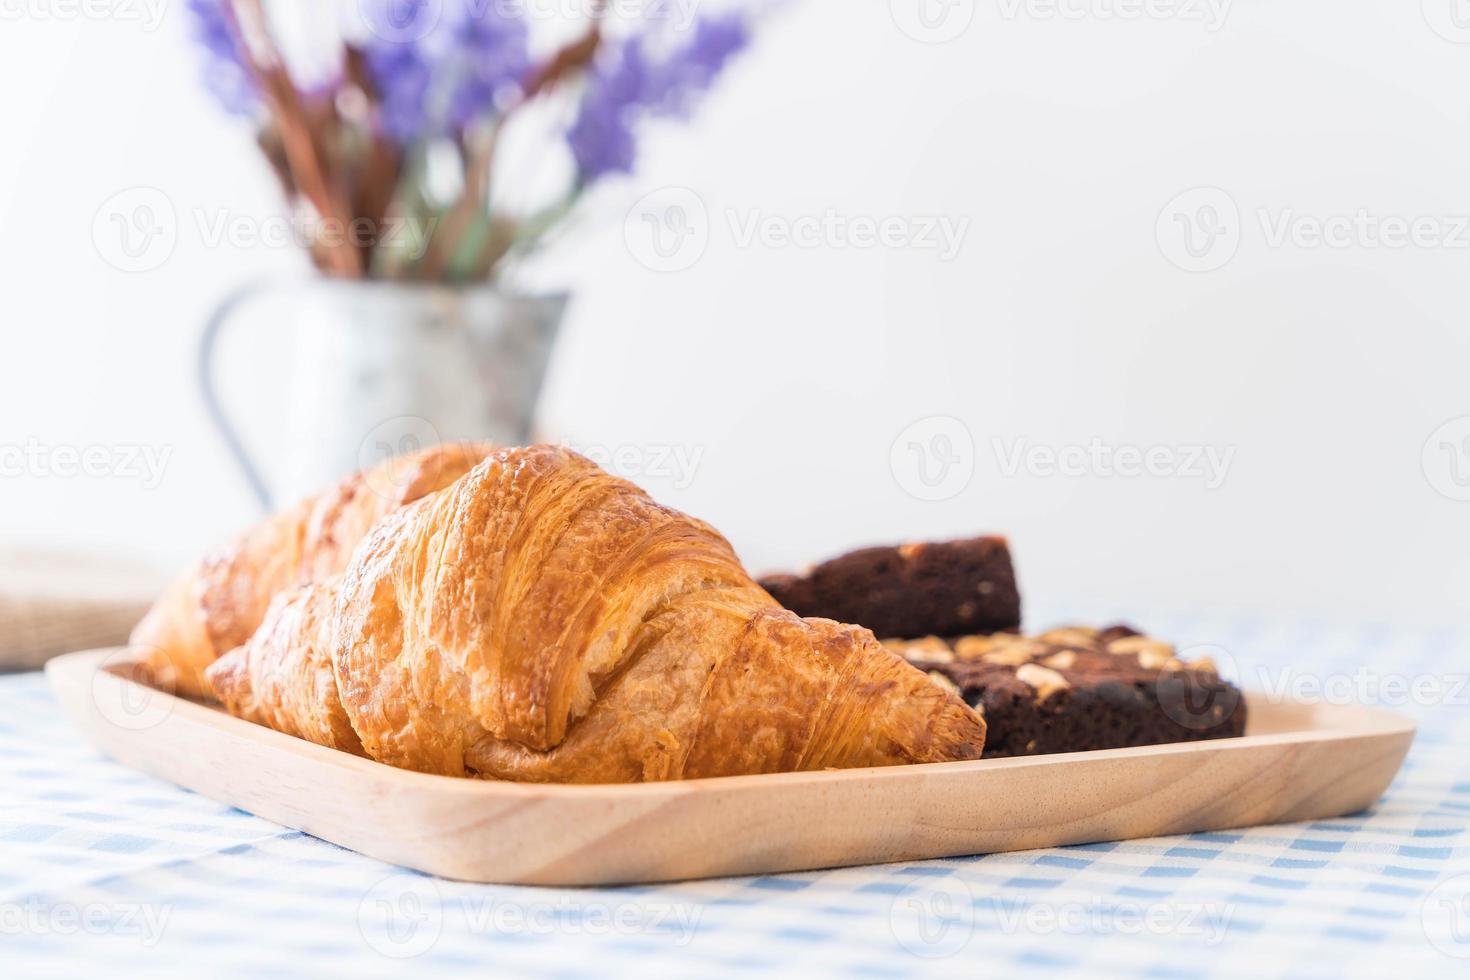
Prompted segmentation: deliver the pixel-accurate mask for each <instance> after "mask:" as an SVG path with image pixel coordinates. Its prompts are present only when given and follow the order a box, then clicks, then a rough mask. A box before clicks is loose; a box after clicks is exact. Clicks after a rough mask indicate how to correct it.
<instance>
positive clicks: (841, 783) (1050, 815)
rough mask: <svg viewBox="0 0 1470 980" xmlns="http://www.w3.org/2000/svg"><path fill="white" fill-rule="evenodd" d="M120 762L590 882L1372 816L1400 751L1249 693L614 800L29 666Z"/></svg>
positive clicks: (420, 852) (604, 793)
mask: <svg viewBox="0 0 1470 980" xmlns="http://www.w3.org/2000/svg"><path fill="white" fill-rule="evenodd" d="M46 670H47V674H48V675H49V677H50V680H51V684H52V687H53V689H54V690H55V691H56V694H57V696H58V698H59V699H60V701H61V703H62V704H63V706H64V707H65V709H66V711H67V712H68V713H69V715H70V716H71V717H72V719H73V720H74V721H75V723H76V724H77V726H78V727H79V728H80V729H81V730H82V731H83V732H84V733H85V734H86V735H87V737H88V738H89V739H90V740H91V741H92V742H93V743H94V744H95V745H96V746H97V747H98V748H99V749H100V750H101V751H102V752H104V753H106V754H107V755H109V756H112V757H113V758H115V759H117V760H119V761H120V762H122V763H124V764H126V765H129V766H133V767H135V768H137V769H141V770H143V771H145V772H148V773H151V774H153V775H155V776H158V777H160V778H162V779H166V780H168V781H170V782H173V783H177V784H178V785H180V786H184V787H187V788H189V789H192V790H194V791H196V792H198V793H201V794H203V795H205V796H208V797H210V798H212V799H215V800H218V801H220V802H222V803H227V804H229V805H232V806H237V807H240V808H241V809H244V810H248V811H250V812H251V813H255V814H257V815H259V816H261V817H264V818H266V819H268V820H273V821H275V822H277V823H280V824H284V825H285V826H288V827H292V828H296V829H299V830H303V831H305V832H307V833H309V834H312V835H314V836H316V837H320V838H322V839H324V840H329V841H332V842H333V843H336V844H340V845H341V846H343V847H347V848H351V849H352V850H355V851H359V852H361V853H363V854H367V855H370V856H372V857H375V858H379V859H381V860H384V861H388V862H392V863H394V864H399V865H403V866H405V867H410V868H415V869H418V870H421V871H426V872H429V873H431V874H435V875H440V876H442V877H446V878H454V879H460V880H466V881H481V882H498V883H506V884H538V885H603V884H616V883H630V882H648V881H672V880H679V879H687V878H703V877H712V876H718V875H740V874H756V873H763V872H780V871H797V870H804V869H812V868H826V867H836V866H841V865H852V864H873V863H880V862H886V861H908V860H916V859H921V858H932V857H945V856H951V855H958V854H978V853H988V852H995V851H1016V850H1025V849H1029V848H1039V847H1053V846H1057V845H1064V844H1080V843H1086V842H1091V841H1108V840H1125V839H1130V838H1137V837H1153V836H1158V835H1162V834H1181V833H1188V832H1192V831H1203V830H1222V829H1225V828H1230V827H1245V826H1251V825H1254V824H1265V823H1277V822H1284V821H1296V820H1319V819H1324V818H1328V817H1335V816H1341V815H1343V814H1347V813H1352V812H1355V811H1357V810H1361V809H1364V808H1366V807H1368V806H1370V805H1371V804H1372V803H1373V802H1374V801H1375V800H1377V799H1378V797H1379V796H1380V795H1382V793H1383V791H1384V790H1385V789H1386V788H1387V786H1388V784H1389V782H1390V781H1391V780H1392V779H1393V776H1394V774H1395V773H1396V772H1397V771H1398V769H1399V766H1400V764H1401V763H1402V762H1403V759H1404V756H1405V754H1406V753H1407V752H1408V749H1409V744H1410V742H1412V741H1413V737H1414V726H1413V724H1412V722H1410V721H1408V720H1406V719H1403V718H1401V717H1399V716H1397V715H1394V714H1391V713H1389V712H1387V711H1382V710H1379V709H1375V708H1367V707H1343V706H1333V705H1306V704H1294V703H1287V704H1279V703H1272V702H1271V701H1268V700H1266V699H1265V698H1263V697H1259V696H1251V695H1248V697H1249V706H1250V718H1251V723H1250V728H1249V729H1248V732H1247V734H1246V736H1245V737H1244V738H1237V739H1222V740H1218V741H1211V742H1193V743H1180V744H1174V745H1161V746H1150V747H1144V748H1134V749H1110V750H1107V751H1100V752H1079V753H1072V754H1068V755H1053V756H1043V757H1037V758H1024V759H997V760H991V761H982V762H949V763H940V764H935V765H924V766H898V767H892V768H886V769H860V770H844V771H831V772H818V773H789V774H780V775H767V776H738V777H731V778H724V779H705V780H692V781H688V782H682V783H654V784H644V785H633V786H621V785H619V786H554V785H532V784H516V783H503V782H494V781H486V780H471V779H453V778H448V777H443V776H428V775H423V774H421V773H414V772H407V771H403V770H399V769H393V768H391V767H388V766H384V765H381V764H379V763H376V762H371V761H368V760H365V759H359V758H356V757H353V756H349V755H347V754H345V753H341V752H337V751H334V750H332V749H327V748H323V747H321V746H318V745H314V744H311V743H309V742H304V741H301V740H299V739H296V738H292V737H290V736H288V735H282V734H280V733H279V732H274V731H271V730H269V729H266V728H261V727H259V726H256V725H252V724H250V723H248V722H244V721H240V720H239V719H236V718H232V717H230V716H229V715H227V714H225V713H224V712H222V711H220V710H219V709H217V708H214V707H211V706H208V705H203V704H198V703H195V702H192V701H187V700H184V699H182V698H177V697H174V696H172V695H169V694H166V693H163V692H160V691H156V690H154V689H152V688H149V687H146V686H144V685H142V684H140V683H138V682H136V681H134V680H131V679H129V676H128V674H129V672H128V666H127V661H126V653H125V652H124V651H122V650H101V651H92V652H87V653H77V654H70V655H67V656H64V657H60V658H58V659H56V660H53V661H51V662H50V663H49V664H48V665H47V668H46Z"/></svg>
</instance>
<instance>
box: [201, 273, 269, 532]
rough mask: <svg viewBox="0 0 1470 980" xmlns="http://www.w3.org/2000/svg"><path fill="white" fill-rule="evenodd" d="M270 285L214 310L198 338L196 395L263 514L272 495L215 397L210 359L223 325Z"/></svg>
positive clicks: (244, 290)
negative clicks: (202, 399) (201, 399)
mask: <svg viewBox="0 0 1470 980" xmlns="http://www.w3.org/2000/svg"><path fill="white" fill-rule="evenodd" d="M270 285H271V284H270V283H268V282H263V281H262V282H252V283H247V284H246V285H244V286H241V287H239V288H237V289H236V290H235V291H234V292H233V293H230V294H229V295H228V296H226V297H225V298H224V300H223V302H221V303H220V304H219V305H218V306H217V307H215V309H214V312H213V313H211V314H210V316H209V319H208V320H206V321H205V323H204V332H203V334H201V336H200V338H199V361H198V380H199V392H200V394H201V395H202V396H203V398H204V409H205V411H206V412H208V413H209V419H210V421H211V422H213V423H214V427H215V429H216V430H217V431H218V432H219V435H220V438H221V439H223V440H224V443H225V448H226V449H228V450H229V452H230V456H231V457H233V458H234V460H235V465H236V466H238V467H239V469H240V472H241V474H242V475H244V477H245V482H246V483H247V484H249V486H250V492H251V493H252V494H254V496H255V499H256V500H257V501H259V503H260V506H261V508H262V509H263V510H264V511H265V512H266V513H270V512H271V511H272V510H274V509H275V507H274V503H273V495H272V494H271V491H270V487H269V486H268V485H267V484H266V482H265V478H264V477H263V476H262V475H261V469H260V467H259V466H258V465H257V464H256V462H255V459H254V458H253V457H252V456H251V455H250V453H249V451H248V450H247V449H246V448H245V442H244V440H242V439H241V438H240V432H239V429H238V428H236V426H235V424H234V423H233V422H232V421H230V417H229V415H227V414H226V413H225V409H224V404H223V402H222V401H221V400H220V397H219V389H218V388H217V386H216V385H215V376H214V355H215V350H216V348H217V347H218V345H219V338H220V335H221V334H222V333H223V332H224V328H225V324H227V323H229V321H230V318H231V317H233V316H234V315H235V313H236V312H237V311H238V310H239V309H240V308H241V307H243V306H244V305H245V304H247V303H249V302H251V301H252V300H254V299H256V298H258V297H260V296H262V295H264V294H265V293H266V292H268V291H269V289H270Z"/></svg>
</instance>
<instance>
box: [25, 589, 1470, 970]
mask: <svg viewBox="0 0 1470 980" xmlns="http://www.w3.org/2000/svg"><path fill="white" fill-rule="evenodd" d="M1069 612H1071V613H1072V615H1071V616H1067V617H1052V618H1051V619H1052V621H1056V620H1058V619H1093V620H1096V619H1098V618H1099V617H1084V616H1079V615H1077V614H1078V613H1079V612H1080V610H1076V609H1073V610H1069ZM1033 621H1038V622H1043V621H1046V620H1045V619H1042V618H1040V617H1037V618H1035V619H1034V620H1033ZM1137 621H1138V622H1140V623H1143V624H1146V625H1147V626H1149V627H1150V628H1151V630H1153V631H1154V632H1156V633H1157V634H1159V635H1167V636H1173V637H1177V638H1181V640H1182V641H1183V643H1185V644H1210V645H1212V646H1213V647H1214V648H1215V652H1216V655H1217V656H1218V655H1219V654H1220V652H1221V651H1222V650H1223V651H1224V652H1225V653H1226V655H1227V659H1233V660H1234V661H1235V668H1236V670H1237V671H1238V673H1239V676H1240V678H1241V679H1242V680H1243V681H1244V683H1245V684H1247V685H1248V686H1253V687H1258V688H1259V687H1265V688H1266V689H1268V690H1281V691H1289V692H1294V693H1296V694H1298V695H1301V694H1305V695H1307V696H1314V692H1315V694H1316V695H1320V696H1323V697H1326V698H1328V699H1329V700H1330V699H1333V698H1338V697H1346V696H1354V697H1362V698H1365V699H1367V700H1370V701H1371V700H1377V701H1379V702H1380V703H1384V704H1387V705H1388V706H1392V707H1394V708H1396V709H1398V710H1401V711H1404V712H1405V713H1408V714H1411V715H1413V716H1415V717H1417V718H1418V720H1419V722H1420V725H1421V728H1420V733H1419V737H1418V740H1417V742H1416V744H1415V747H1414V749H1413V751H1412V753H1411V754H1410V757H1409V761H1408V763H1407V765H1406V766H1405V768H1404V770H1403V772H1402V773H1401V774H1400V776H1399V778H1398V780H1397V781H1396V782H1395V783H1394V785H1393V787H1392V788H1391V789H1390V791H1389V793H1388V794H1387V796H1386V797H1385V798H1384V799H1383V800H1382V801H1381V802H1380V803H1379V804H1378V805H1377V806H1375V807H1374V808H1373V809H1372V810H1371V811H1369V812H1367V813H1363V814H1358V815H1355V816H1351V817H1347V818H1343V819H1339V820H1328V821H1323V822H1320V823H1312V824H1296V825H1287V826H1276V827H1262V828H1257V829H1252V830H1242V831H1235V832H1230V833H1211V834H1195V835H1192V836H1187V837H1169V838H1159V839H1153V840H1142V841H1132V842H1126V843H1118V844H1098V845H1091V846H1085V847H1072V848H1060V849H1053V850H1046V851H1030V852H1024V853H1016V854H994V855H986V856H976V857H968V858H960V859H955V860H942V861H928V862H922V863H915V864H902V865H887V866H881V867H868V868H852V869H845V870H834V871H819V872H811V873H806V874H792V875H780V876H763V877H755V878H736V879H722V880H716V881H702V882H691V883H686V884H678V885H668V886H646V887H636V888H617V889H545V888H512V887H497V886H479V885H465V884H459V883H454V882H446V881H439V880H437V879H433V878H429V877H425V876H422V875H417V874H412V873H408V872H403V871H401V870H399V869H395V868H393V867H390V866H388V865H385V864H382V863H380V862H377V861H374V860H370V859H368V858H364V857H361V856H359V855H356V854H353V853H351V852H348V851H344V850H342V849H340V848H337V847H334V846H332V845H331V844H327V843H324V842H322V841H319V840H315V839H313V838H311V837H308V836H306V835H304V834H301V833H297V832H293V831H289V830H285V829H283V828H281V827H279V826H276V825H274V824H271V823H269V822H267V821H264V820H260V819H257V818H256V817H253V816H250V815H249V814H246V813H242V812H240V811H239V810H234V809H230V808H228V807H224V806H221V805H219V804H217V803H214V802H212V801H210V800H208V799H205V798H203V797H200V796H196V795H194V794H192V793H189V792H186V791H183V790H180V789H177V788H175V787H173V786H171V785H168V784H165V783H162V782H160V781H158V780H155V779H152V778H150V777H147V776H143V775H140V774H138V773H135V772H133V771H131V770H129V769H126V768H124V767H122V766H120V765H117V764H115V763H112V762H110V761H107V760H105V759H103V758H102V757H100V756H99V755H98V754H97V753H96V752H94V751H93V750H92V749H91V748H89V747H88V746H86V745H85V744H84V743H83V742H82V741H81V740H80V738H78V736H77V735H76V734H75V733H74V732H73V731H72V730H71V728H70V727H69V726H68V724H67V723H66V721H65V720H64V719H63V718H62V717H60V715H59V713H58V710H57V707H56V704H55V702H54V700H53V699H52V697H51V695H50V693H49V692H48V690H47V687H46V684H45V682H44V680H43V679H42V678H41V677H40V676H39V675H36V674H26V675H17V676H13V677H8V678H0V976H3V977H7V978H9V977H41V976H56V975H63V976H65V975H70V976H86V975H94V974H95V975H103V974H106V975H113V974H123V975H131V974H138V975H147V976H150V977H157V976H164V975H169V974H171V973H178V974H181V975H190V976H193V975H208V976H216V977H249V978H270V980H278V978H286V977H293V976H316V975H320V974H322V973H323V972H325V971H327V970H330V971H331V972H332V973H333V974H335V975H339V976H376V975H388V974H394V975H401V974H403V973H410V974H417V973H420V972H422V973H424V974H426V975H433V976H436V977H449V976H455V975H461V974H462V975H465V976H484V975H497V976H498V975H511V976H528V977H541V976H547V977H558V976H580V975H585V974H588V973H595V974H598V975H616V974H622V973H629V974H637V975H639V976H645V977H652V976H664V975H669V976H680V977H683V976H690V975H700V976H703V975H723V974H735V973H741V972H747V971H760V972H762V973H771V972H775V973H785V974H799V975H812V974H826V973H841V974H851V975H856V976H876V977H882V976H906V975H911V974H914V973H925V974H928V973H932V974H935V975H940V976H957V977H959V976H963V977H966V978H968V980H973V978H975V977H981V976H1002V977H1005V976H1032V975H1035V976H1047V977H1051V976H1057V975H1062V974H1068V973H1072V974H1081V975H1089V974H1100V975H1136V976H1146V977H1170V978H1174V977H1178V978H1188V977H1211V976H1221V977H1238V976H1242V975H1250V976H1253V977H1272V976H1292V977H1309V978H1310V977H1323V978H1337V977H1343V976H1354V975H1362V976H1383V975H1387V974H1390V973H1392V974H1393V975H1396V976H1403V977H1432V976H1447V977H1448V976H1455V977H1464V976H1467V975H1470V837H1467V826H1470V750H1467V749H1466V746H1467V744H1470V710H1467V703H1470V691H1467V689H1466V681H1467V676H1470V675H1467V670H1470V636H1467V635H1463V634H1455V633H1450V632H1428V631H1410V630H1404V629H1394V628H1389V627H1367V628H1357V629H1349V628H1344V627H1338V626H1329V625H1326V624H1322V623H1316V624H1313V623H1285V624H1283V623H1268V622H1259V621H1245V620H1240V619H1207V618H1202V617H1198V616H1177V615H1174V616H1171V615H1166V614H1158V613H1155V614H1152V615H1141V616H1138V617H1137ZM1368 665H1372V669H1369V667H1368ZM179 751H188V747H187V746H179ZM976 805H977V806H984V805H985V803H984V801H983V800H977V801H976Z"/></svg>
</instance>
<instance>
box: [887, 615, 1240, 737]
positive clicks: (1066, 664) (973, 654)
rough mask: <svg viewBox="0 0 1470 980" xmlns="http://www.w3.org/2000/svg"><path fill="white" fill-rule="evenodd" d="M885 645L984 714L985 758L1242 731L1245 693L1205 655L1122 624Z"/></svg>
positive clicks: (1232, 735)
mask: <svg viewBox="0 0 1470 980" xmlns="http://www.w3.org/2000/svg"><path fill="white" fill-rule="evenodd" d="M884 645H885V646H886V647H888V648H889V649H890V650H892V651H893V652H895V653H897V654H899V655H900V656H903V657H905V658H906V659H907V660H908V661H909V662H910V663H912V664H913V665H914V666H915V667H918V668H920V669H921V670H926V671H928V672H929V676H930V677H932V678H934V680H935V682H936V683H938V684H941V685H943V686H945V687H948V688H950V689H951V690H955V691H957V692H958V693H959V694H960V696H961V697H963V698H964V699H965V702H966V703H968V704H970V705H971V706H973V707H975V708H976V709H977V710H979V711H980V712H981V713H982V714H983V715H984V716H985V725H986V729H987V731H986V738H985V757H986V758H987V759H990V758H1005V757H1007V756H1018V755H1046V754H1049V753H1053V752H1083V751H1088V750H1091V749H1117V748H1124V747H1127V746H1132V745H1158V744H1160V743H1164V742H1193V741H1199V740H1202V739H1211V738H1232V737H1236V736H1239V735H1243V734H1245V715H1246V706H1245V699H1244V698H1243V697H1241V694H1240V690H1239V689H1238V688H1236V687H1235V686H1234V685H1232V684H1230V683H1229V682H1228V681H1225V680H1222V679H1221V678H1220V676H1219V674H1218V673H1217V672H1216V669H1215V665H1214V664H1213V663H1211V662H1210V661H1209V659H1208V658H1200V659H1198V660H1195V661H1193V662H1190V663H1183V662H1181V661H1180V660H1179V659H1178V658H1177V657H1175V655H1174V648H1173V647H1172V646H1170V645H1169V644H1168V643H1164V642H1161V641H1159V640H1155V639H1151V638H1149V637H1146V636H1143V635H1142V634H1140V633H1138V632H1137V631H1136V630H1133V629H1131V628H1129V627H1126V626H1114V627H1111V628H1109V629H1106V630H1095V629H1086V628H1071V629H1059V630H1052V631H1051V632H1049V633H1042V634H1041V635H1040V636H1036V637H1022V636H1016V635H1014V634H1009V633H1002V634H997V635H991V636H964V637H959V638H958V639H952V640H942V639H939V638H938V637H933V636H930V637H925V638H923V639H919V640H885V641H884Z"/></svg>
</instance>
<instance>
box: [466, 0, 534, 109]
mask: <svg viewBox="0 0 1470 980" xmlns="http://www.w3.org/2000/svg"><path fill="white" fill-rule="evenodd" d="M499 7H500V5H499V4H487V3H484V2H476V0H464V6H463V8H462V9H460V10H459V11H458V17H457V22H455V23H453V24H452V30H451V38H452V45H453V46H452V52H451V56H450V58H449V59H448V66H449V68H450V70H451V73H452V77H453V91H452V93H451V94H450V97H449V123H450V125H451V126H453V127H454V128H456V129H459V128H463V127H464V126H466V125H468V124H469V123H471V122H474V121H475V120H476V119H479V118H481V117H482V116H485V115H488V114H490V113H492V112H494V111H495V109H496V107H497V105H498V103H499V100H500V99H501V98H502V97H503V96H504V95H505V94H506V93H507V92H509V91H510V90H511V89H513V88H514V87H515V85H516V84H517V83H519V82H520V80H521V79H523V78H524V77H525V76H526V72H527V71H528V70H529V69H530V66H531V55H530V50H529V37H528V32H527V30H526V25H525V24H524V23H522V22H521V21H520V20H517V19H515V18H514V17H511V16H508V15H505V14H501V13H499V12H498V11H499ZM477 11H478V12H477Z"/></svg>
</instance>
